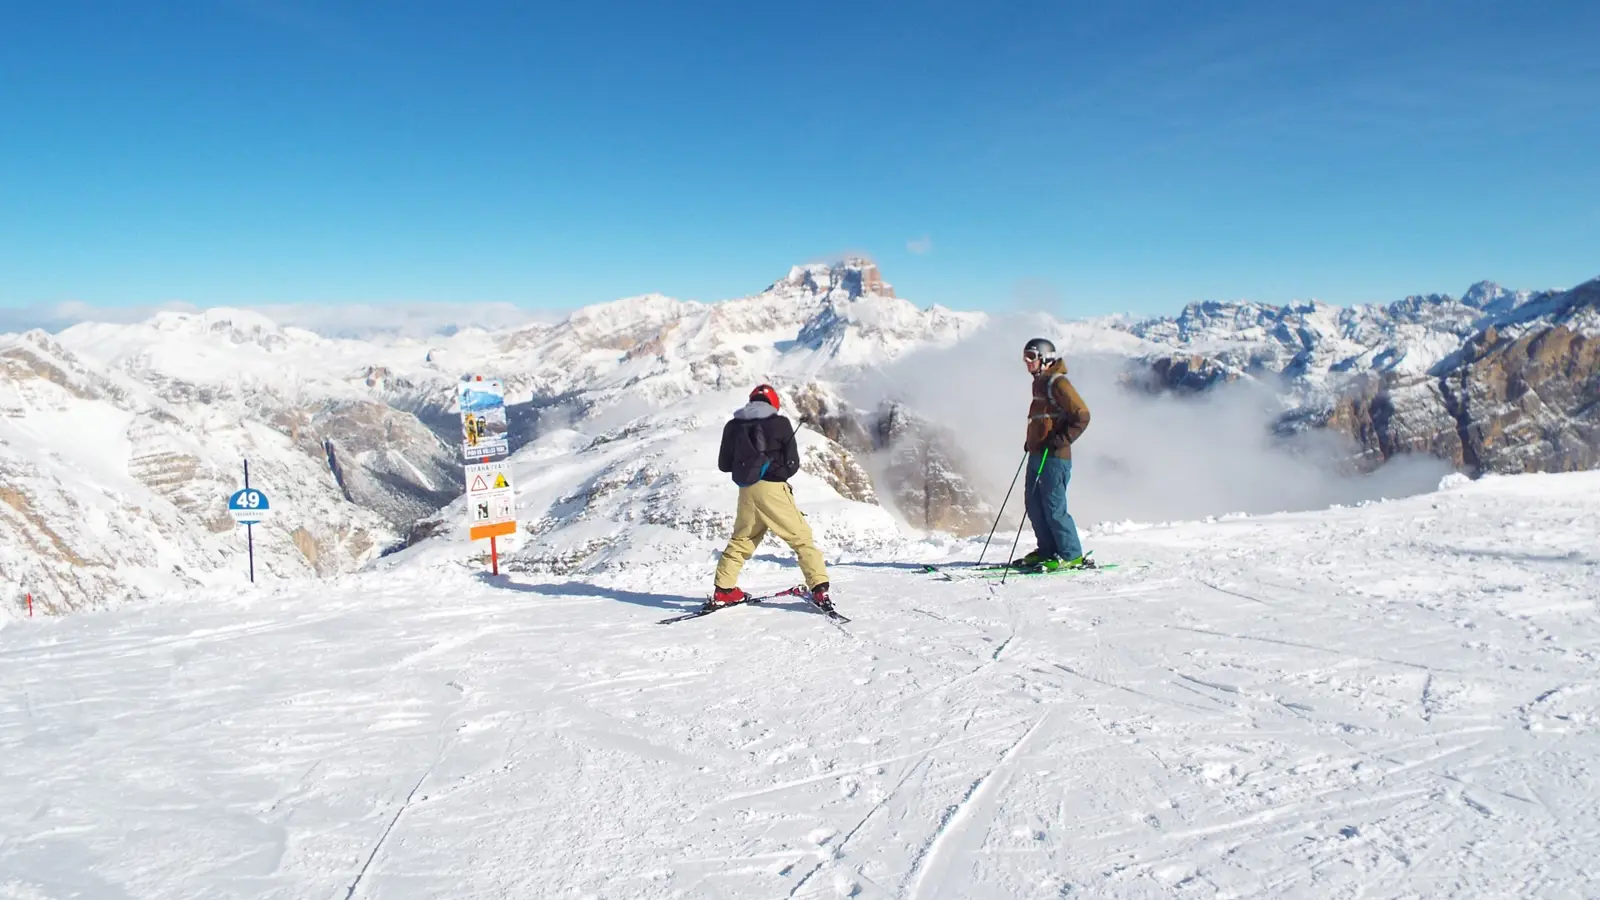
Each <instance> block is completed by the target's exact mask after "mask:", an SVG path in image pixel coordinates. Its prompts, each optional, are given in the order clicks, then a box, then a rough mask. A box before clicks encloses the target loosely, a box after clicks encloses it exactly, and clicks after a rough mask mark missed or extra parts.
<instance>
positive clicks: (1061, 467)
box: [1023, 453, 1083, 559]
mask: <svg viewBox="0 0 1600 900" xmlns="http://www.w3.org/2000/svg"><path fill="white" fill-rule="evenodd" d="M1040 456H1041V454H1039V453H1030V454H1028V464H1027V470H1028V477H1027V480H1026V481H1025V482H1024V487H1025V489H1026V491H1027V493H1026V494H1024V495H1023V496H1024V497H1025V498H1026V504H1027V507H1028V521H1029V523H1031V524H1032V525H1033V538H1034V540H1035V541H1037V542H1038V547H1039V552H1040V553H1043V554H1046V555H1049V554H1054V555H1056V556H1059V557H1061V558H1062V559H1076V558H1077V557H1080V556H1082V555H1083V542H1082V541H1080V540H1079V539H1078V525H1077V523H1076V522H1074V521H1072V514H1071V513H1068V512H1067V482H1068V481H1071V480H1072V460H1071V459H1061V458H1059V457H1057V456H1055V455H1054V454H1052V455H1051V456H1050V457H1049V458H1048V459H1045V462H1044V468H1043V470H1042V471H1041V470H1040V467H1039V459H1040Z"/></svg>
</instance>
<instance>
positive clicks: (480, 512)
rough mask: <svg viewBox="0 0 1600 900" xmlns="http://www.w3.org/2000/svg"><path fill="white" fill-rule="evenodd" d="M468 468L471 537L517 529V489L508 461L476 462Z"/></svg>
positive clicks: (479, 538)
mask: <svg viewBox="0 0 1600 900" xmlns="http://www.w3.org/2000/svg"><path fill="white" fill-rule="evenodd" d="M466 468H467V524H468V527H469V528H470V529H471V531H470V533H471V536H472V540H475V541H480V540H483V539H484V538H491V537H499V536H500V535H505V534H513V533H515V532H516V530H517V504H516V499H517V492H516V488H515V487H514V486H513V485H512V483H511V464H510V463H508V462H492V463H475V464H473V465H469V466H467V467H466Z"/></svg>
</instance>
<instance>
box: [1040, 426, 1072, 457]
mask: <svg viewBox="0 0 1600 900" xmlns="http://www.w3.org/2000/svg"><path fill="white" fill-rule="evenodd" d="M1044 445H1045V446H1046V447H1048V448H1049V449H1050V452H1051V453H1059V452H1060V451H1061V448H1062V447H1065V446H1066V445H1067V436H1066V435H1065V434H1063V433H1061V432H1059V431H1052V432H1050V433H1049V434H1048V435H1046V436H1045V439H1044Z"/></svg>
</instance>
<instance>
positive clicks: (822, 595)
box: [811, 581, 833, 613]
mask: <svg viewBox="0 0 1600 900" xmlns="http://www.w3.org/2000/svg"><path fill="white" fill-rule="evenodd" d="M811 603H812V605H814V606H816V608H817V609H820V610H822V611H823V612H825V613H831V612H833V601H832V600H830V599H828V582H826V581H824V582H822V583H821V584H819V585H817V586H816V587H814V588H812V589H811Z"/></svg>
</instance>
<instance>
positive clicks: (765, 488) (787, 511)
mask: <svg viewBox="0 0 1600 900" xmlns="http://www.w3.org/2000/svg"><path fill="white" fill-rule="evenodd" d="M750 490H751V491H752V492H754V495H755V506H756V510H757V512H758V514H759V515H760V517H761V521H762V523H763V524H764V525H766V527H767V528H768V530H770V531H771V532H772V533H773V534H775V535H777V536H778V537H779V538H780V539H781V540H782V541H783V542H784V543H786V544H788V545H789V547H790V548H791V549H793V550H794V555H795V556H798V557H800V572H801V574H802V575H804V576H805V579H806V587H813V588H814V587H816V586H817V585H819V584H822V583H824V582H826V581H827V580H828V568H827V566H826V565H824V564H823V561H822V551H821V550H818V549H817V544H816V541H815V539H814V538H813V537H812V534H811V525H810V524H808V523H807V522H806V519H805V516H802V515H800V508H799V507H798V506H796V505H795V503H794V491H792V490H791V489H790V488H789V485H787V484H780V483H778V482H775V481H763V482H760V483H758V484H756V485H755V486H754V487H752V488H750Z"/></svg>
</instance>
